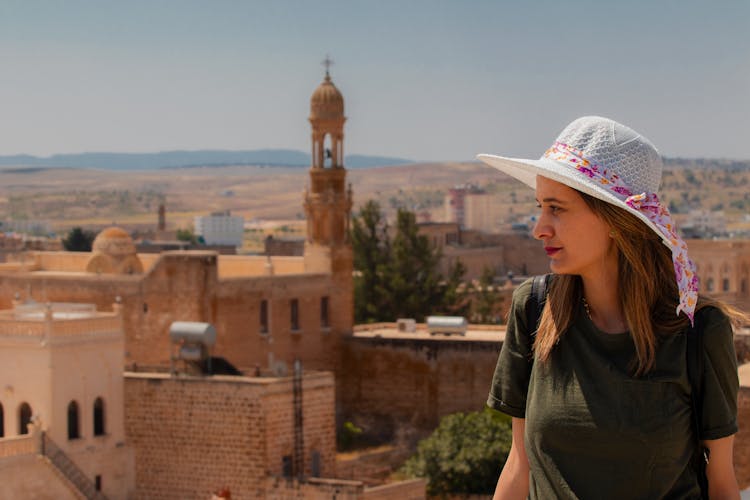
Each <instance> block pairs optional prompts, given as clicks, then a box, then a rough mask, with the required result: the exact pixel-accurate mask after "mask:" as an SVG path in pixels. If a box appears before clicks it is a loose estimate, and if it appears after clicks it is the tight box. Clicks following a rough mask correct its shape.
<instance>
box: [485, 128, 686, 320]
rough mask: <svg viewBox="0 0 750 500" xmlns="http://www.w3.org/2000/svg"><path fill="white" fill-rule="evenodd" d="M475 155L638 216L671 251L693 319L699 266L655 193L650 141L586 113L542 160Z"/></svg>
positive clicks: (528, 180)
mask: <svg viewBox="0 0 750 500" xmlns="http://www.w3.org/2000/svg"><path fill="white" fill-rule="evenodd" d="M477 158H478V159H479V160H481V161H483V162H484V163H486V164H488V165H490V166H492V167H494V168H496V169H498V170H500V171H501V172H504V173H506V174H508V175H510V176H511V177H515V178H516V179H518V180H519V181H521V182H523V183H524V184H527V185H529V186H531V187H532V188H535V187H536V176H537V175H541V176H542V177H546V178H549V179H552V180H554V181H557V182H560V183H562V184H565V185H566V186H569V187H571V188H573V189H576V190H578V191H580V192H583V193H586V194H588V195H591V196H593V197H595V198H598V199H600V200H603V201H605V202H607V203H611V204H612V205H615V206H617V207H620V208H622V209H623V210H625V211H627V212H629V213H631V214H633V215H635V216H636V217H638V218H639V219H640V220H642V221H643V222H644V223H645V224H646V225H647V226H648V227H650V228H651V229H652V230H653V231H654V232H655V233H656V234H657V235H659V237H660V238H661V239H662V241H663V242H664V244H665V245H667V246H668V247H669V248H670V250H671V251H672V261H673V262H674V265H675V276H676V279H677V285H678V288H679V290H680V304H679V305H678V306H677V314H679V313H680V311H684V312H685V314H687V316H688V317H689V318H690V320H691V321H692V320H693V312H694V310H695V305H696V302H697V298H698V279H697V277H696V275H695V265H694V264H693V263H692V262H691V261H690V259H689V258H688V255H687V245H686V244H685V242H684V241H683V240H682V238H680V237H679V236H678V234H677V231H676V228H675V225H674V223H673V222H672V218H671V216H670V214H669V210H667V207H665V206H664V205H663V204H662V203H661V202H660V201H659V198H658V196H657V194H656V192H657V191H658V189H659V184H660V183H661V173H662V168H663V165H662V161H661V157H660V156H659V152H658V151H657V150H656V148H655V147H654V145H653V144H652V143H651V141H649V140H648V139H646V138H645V137H643V136H642V135H641V134H639V133H638V132H636V131H634V130H633V129H631V128H629V127H626V126H625V125H622V124H620V123H617V122H616V121H614V120H610V119H608V118H602V117H600V116H584V117H582V118H578V119H577V120H574V121H573V122H572V123H570V124H569V125H568V126H567V127H565V129H564V130H563V131H562V132H561V133H560V135H559V136H558V137H557V139H556V140H555V142H554V143H553V144H552V146H551V147H550V148H549V149H547V151H546V152H545V153H544V154H543V155H542V157H541V158H539V159H538V160H527V159H521V158H508V157H504V156H497V155H490V154H480V155H477Z"/></svg>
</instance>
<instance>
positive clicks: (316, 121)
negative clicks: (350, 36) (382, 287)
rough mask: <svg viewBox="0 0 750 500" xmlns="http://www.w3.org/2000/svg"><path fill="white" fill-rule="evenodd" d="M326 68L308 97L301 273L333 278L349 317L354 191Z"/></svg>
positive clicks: (340, 106) (340, 115)
mask: <svg viewBox="0 0 750 500" xmlns="http://www.w3.org/2000/svg"><path fill="white" fill-rule="evenodd" d="M324 64H325V66H326V75H325V78H324V79H323V82H322V83H321V84H320V85H319V86H318V88H316V89H315V92H313V95H312V97H311V98H310V117H309V120H310V125H311V126H312V165H311V167H310V185H309V187H308V189H307V190H306V192H305V215H306V216H307V240H306V241H305V271H307V272H322V273H331V274H333V283H334V286H335V288H336V290H335V293H336V295H338V296H339V302H341V300H344V299H345V301H346V304H341V303H339V306H344V307H345V308H346V309H347V310H349V311H351V315H352V316H353V297H352V293H353V284H352V245H351V242H350V240H349V219H350V214H351V210H352V189H351V186H347V185H346V169H345V168H344V122H345V121H346V118H345V117H344V97H343V96H342V95H341V92H339V90H338V89H337V88H336V86H335V85H334V84H333V82H332V81H331V75H330V74H329V66H330V64H331V61H330V60H329V59H327V58H326V60H325V61H324ZM347 315H349V314H348V313H347ZM351 321H353V318H352V319H350V320H349V322H351ZM342 326H343V325H342Z"/></svg>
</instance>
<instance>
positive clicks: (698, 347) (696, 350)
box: [687, 313, 708, 498]
mask: <svg viewBox="0 0 750 500" xmlns="http://www.w3.org/2000/svg"><path fill="white" fill-rule="evenodd" d="M698 316H699V315H698V313H696V315H695V322H694V324H693V325H692V326H691V327H690V329H689V330H688V332H687V373H688V380H689V381H690V404H691V406H692V410H693V411H692V413H693V427H694V429H695V441H696V443H695V447H696V453H695V457H694V461H695V468H696V471H697V474H698V484H700V487H701V495H702V498H708V478H707V477H706V464H707V463H708V449H706V448H705V447H704V446H703V443H702V441H701V436H700V434H701V428H702V425H701V424H702V420H703V419H702V414H701V411H702V409H703V329H702V328H701V325H700V324H699V321H698Z"/></svg>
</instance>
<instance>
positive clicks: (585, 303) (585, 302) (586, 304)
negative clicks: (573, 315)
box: [582, 297, 594, 321]
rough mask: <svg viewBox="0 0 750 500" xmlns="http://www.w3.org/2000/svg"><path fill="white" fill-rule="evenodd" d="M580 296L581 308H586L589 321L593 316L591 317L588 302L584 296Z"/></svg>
mask: <svg viewBox="0 0 750 500" xmlns="http://www.w3.org/2000/svg"><path fill="white" fill-rule="evenodd" d="M582 298H583V308H584V309H585V310H586V316H588V317H589V319H590V320H591V321H594V318H592V317H591V308H590V307H589V303H588V301H587V300H586V297H582Z"/></svg>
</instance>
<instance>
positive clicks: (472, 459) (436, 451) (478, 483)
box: [401, 408, 512, 496]
mask: <svg viewBox="0 0 750 500" xmlns="http://www.w3.org/2000/svg"><path fill="white" fill-rule="evenodd" d="M511 436H512V434H511V425H510V417H507V416H506V415H503V414H501V413H499V412H497V411H495V410H491V409H489V408H485V409H484V410H483V411H478V412H473V413H454V414H452V415H447V416H445V417H443V418H442V419H441V420H440V425H439V426H438V428H437V429H435V431H434V432H433V433H432V434H431V435H430V436H429V437H428V438H426V439H424V440H422V441H420V442H419V445H418V446H417V453H416V454H415V455H413V456H412V457H411V458H409V460H407V461H406V463H405V464H404V466H403V467H402V469H401V472H402V473H404V474H405V475H407V476H410V477H423V478H426V479H427V493H428V494H429V495H435V496H438V495H449V494H467V495H469V494H473V495H485V494H492V492H493V491H494V489H495V485H496V483H497V478H498V476H499V474H500V471H501V469H502V467H503V465H505V461H506V460H507V458H508V452H509V450H510V443H511Z"/></svg>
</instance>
